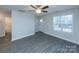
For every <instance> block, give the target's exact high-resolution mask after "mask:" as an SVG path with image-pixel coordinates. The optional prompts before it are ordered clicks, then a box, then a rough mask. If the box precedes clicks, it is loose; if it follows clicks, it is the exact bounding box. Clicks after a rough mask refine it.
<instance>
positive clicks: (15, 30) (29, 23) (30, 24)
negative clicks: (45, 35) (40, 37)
mask: <svg viewBox="0 0 79 59" xmlns="http://www.w3.org/2000/svg"><path fill="white" fill-rule="evenodd" d="M34 28H35V27H34V15H32V14H29V13H22V12H18V11H12V40H13V41H14V40H17V39H20V38H23V37H27V36H29V35H33V34H34V32H35V31H34Z"/></svg>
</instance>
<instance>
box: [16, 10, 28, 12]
mask: <svg viewBox="0 0 79 59" xmlns="http://www.w3.org/2000/svg"><path fill="white" fill-rule="evenodd" d="M18 11H19V12H26V11H25V10H18Z"/></svg>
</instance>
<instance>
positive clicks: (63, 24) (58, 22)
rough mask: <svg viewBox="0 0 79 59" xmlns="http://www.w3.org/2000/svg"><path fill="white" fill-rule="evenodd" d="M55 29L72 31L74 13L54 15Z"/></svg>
mask: <svg viewBox="0 0 79 59" xmlns="http://www.w3.org/2000/svg"><path fill="white" fill-rule="evenodd" d="M53 25H54V30H58V31H63V32H72V15H64V16H54V17H53Z"/></svg>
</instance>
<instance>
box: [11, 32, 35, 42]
mask: <svg viewBox="0 0 79 59" xmlns="http://www.w3.org/2000/svg"><path fill="white" fill-rule="evenodd" d="M34 34H35V33H32V34H29V35H25V36H21V37H17V38H12V41H15V40H19V39H21V38H24V37H28V36H31V35H34Z"/></svg>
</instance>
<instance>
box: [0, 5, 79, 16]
mask: <svg viewBox="0 0 79 59" xmlns="http://www.w3.org/2000/svg"><path fill="white" fill-rule="evenodd" d="M77 7H79V5H49V8H48V9H47V10H48V13H51V12H56V11H61V10H67V9H72V8H77ZM0 10H2V11H6V12H10V11H11V10H17V11H18V10H24V11H26V12H29V11H28V10H34V9H33V8H32V7H30V6H29V5H0ZM29 13H32V14H35V15H37V14H36V13H35V12H34V11H32V12H29ZM48 13H42V15H44V14H48Z"/></svg>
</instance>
